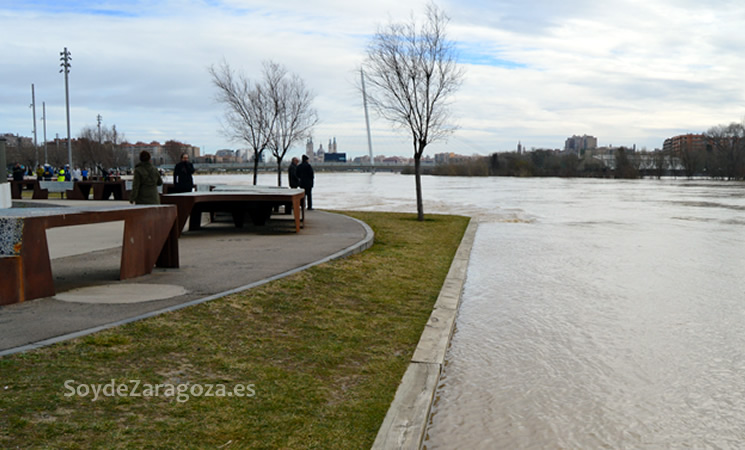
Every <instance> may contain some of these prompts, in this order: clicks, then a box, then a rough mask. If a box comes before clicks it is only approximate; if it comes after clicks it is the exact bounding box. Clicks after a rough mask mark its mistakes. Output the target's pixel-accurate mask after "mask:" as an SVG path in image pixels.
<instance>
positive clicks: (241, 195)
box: [160, 188, 305, 233]
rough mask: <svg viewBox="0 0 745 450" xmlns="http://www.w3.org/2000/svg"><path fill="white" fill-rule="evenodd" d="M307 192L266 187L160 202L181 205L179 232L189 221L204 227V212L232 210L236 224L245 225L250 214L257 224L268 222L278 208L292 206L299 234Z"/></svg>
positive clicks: (179, 196)
mask: <svg viewBox="0 0 745 450" xmlns="http://www.w3.org/2000/svg"><path fill="white" fill-rule="evenodd" d="M304 197H305V191H304V190H302V189H283V188H265V189H260V188H259V189H250V190H241V191H218V190H216V191H212V192H183V193H179V194H166V195H161V196H160V201H161V203H163V204H167V205H176V206H177V207H178V221H179V231H180V230H183V229H184V225H186V221H187V220H189V230H190V231H191V230H197V229H199V228H200V227H201V221H202V213H203V212H210V213H213V212H228V213H231V214H232V215H233V223H234V224H235V226H236V227H242V226H243V220H244V218H245V215H246V214H248V215H249V217H250V218H251V221H252V222H253V223H254V224H255V225H264V224H265V223H266V221H267V220H268V219H269V218H270V217H271V215H272V211H273V210H274V209H275V207H278V206H282V205H291V206H292V214H293V217H294V219H295V232H296V233H299V232H300V228H301V222H304V221H305V204H304V203H303V199H304Z"/></svg>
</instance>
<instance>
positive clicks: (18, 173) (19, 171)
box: [13, 163, 26, 181]
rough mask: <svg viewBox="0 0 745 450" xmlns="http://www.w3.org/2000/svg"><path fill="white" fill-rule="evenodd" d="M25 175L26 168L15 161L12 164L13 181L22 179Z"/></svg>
mask: <svg viewBox="0 0 745 450" xmlns="http://www.w3.org/2000/svg"><path fill="white" fill-rule="evenodd" d="M25 175H26V170H24V168H23V166H21V164H20V163H16V165H15V166H13V181H23V177H24V176H25Z"/></svg>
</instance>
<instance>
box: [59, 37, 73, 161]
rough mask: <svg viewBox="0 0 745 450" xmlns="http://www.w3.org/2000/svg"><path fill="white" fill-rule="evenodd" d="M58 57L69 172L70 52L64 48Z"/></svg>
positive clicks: (70, 143)
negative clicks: (62, 87) (65, 122)
mask: <svg viewBox="0 0 745 450" xmlns="http://www.w3.org/2000/svg"><path fill="white" fill-rule="evenodd" d="M60 55H61V56H62V57H61V58H60V61H62V63H61V64H60V66H62V68H61V69H60V73H62V72H65V103H66V105H67V161H68V164H69V165H70V168H69V170H72V142H71V141H70V85H69V83H68V81H67V78H68V75H69V73H70V60H72V56H70V52H69V51H67V47H65V50H64V51H63V52H60Z"/></svg>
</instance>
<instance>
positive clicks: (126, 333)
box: [0, 212, 468, 448]
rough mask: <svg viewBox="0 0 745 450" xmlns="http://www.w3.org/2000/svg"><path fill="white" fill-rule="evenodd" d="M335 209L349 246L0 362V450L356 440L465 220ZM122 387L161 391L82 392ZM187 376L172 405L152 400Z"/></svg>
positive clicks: (389, 390) (371, 423)
mask: <svg viewBox="0 0 745 450" xmlns="http://www.w3.org/2000/svg"><path fill="white" fill-rule="evenodd" d="M348 214H349V215H351V216H354V217H357V218H359V219H361V220H363V221H365V222H366V223H368V224H369V225H370V226H371V227H372V228H373V230H374V231H375V244H374V245H373V246H372V247H371V248H370V249H369V250H366V251H365V252H363V253H361V254H358V255H354V256H351V257H348V258H345V259H342V260H336V261H332V262H329V263H327V264H323V265H320V266H317V267H314V268H311V269H308V270H306V271H304V272H301V273H298V274H296V275H293V276H290V277H287V278H284V279H282V280H278V281H274V282H272V283H269V284H267V285H264V286H262V287H259V288H255V289H251V290H249V291H245V292H242V293H239V294H235V295H231V296H228V297H225V298H222V299H218V300H214V301H211V302H208V303H204V304H201V305H197V306H194V307H190V308H186V309H183V310H180V311H176V312H173V313H168V314H163V315H160V316H157V317H153V318H150V319H146V320H142V321H139V322H136V323H131V324H128V325H124V326H121V327H117V328H114V329H111V330H107V331H103V332H99V333H96V334H93V335H90V336H87V337H82V338H78V339H75V340H72V341H67V342H64V343H60V344H57V345H54V346H51V347H45V348H42V349H38V350H35V351H30V352H26V353H22V354H16V355H11V356H6V357H3V358H0V373H2V380H1V381H0V447H3V448H15V447H22V448H30V447H44V448H46V447H51V448H81V447H84V448H93V447H98V448H100V447H106V448H125V447H126V448H192V447H211V448H370V446H371V444H372V442H373V441H374V439H375V435H376V434H377V430H378V428H379V426H380V424H381V423H382V420H383V418H384V416H385V414H386V411H387V409H388V406H389V404H390V402H391V400H392V399H393V395H394V393H395V391H396V388H397V386H398V383H399V381H400V380H401V377H402V376H403V373H404V371H405V370H406V367H407V364H408V361H409V360H410V358H411V355H412V353H413V350H414V348H415V347H416V344H417V342H418V340H419V336H420V334H421V332H422V329H423V328H424V325H425V323H426V322H427V319H428V317H429V314H430V313H431V310H432V306H433V305H434V302H435V300H436V298H437V295H438V293H439V291H440V288H441V286H442V283H443V281H444V279H445V276H446V275H447V271H448V269H449V266H450V263H451V261H452V258H453V255H454V254H455V251H456V249H457V246H458V244H459V243H460V239H461V237H462V235H463V232H464V231H465V227H466V225H467V222H468V219H467V218H464V217H458V216H441V215H429V216H428V219H427V220H425V221H423V222H419V221H417V220H416V215H414V214H391V213H362V212H354V213H348ZM70 380H74V381H70ZM112 380H113V381H112ZM130 380H139V382H140V385H139V392H140V394H145V393H146V392H147V391H146V389H147V388H148V386H146V385H151V392H150V394H153V391H152V386H153V385H158V384H160V385H163V386H161V388H160V395H159V396H153V395H151V396H144V395H143V396H140V397H132V396H103V395H102V394H103V393H105V392H106V391H105V390H103V391H102V394H101V396H100V398H98V399H97V400H95V401H93V400H92V398H93V393H92V388H89V387H86V388H83V387H82V386H83V385H87V386H91V385H93V388H95V385H97V384H98V385H99V388H100V389H107V388H106V385H109V384H111V385H112V386H127V387H128V389H129V390H130V391H131V390H132V388H133V386H134V382H132V381H130ZM187 384H188V386H189V390H188V391H186V394H187V395H186V398H187V399H186V400H185V401H181V400H184V397H183V396H182V397H181V399H179V398H178V396H173V395H172V396H168V397H166V396H164V393H165V391H166V390H167V387H165V386H167V385H172V386H179V385H187ZM210 385H212V389H213V390H212V392H213V394H214V393H217V392H219V388H218V386H219V385H223V386H225V387H226V389H227V392H231V393H232V392H234V391H233V389H234V388H235V387H237V386H243V387H242V388H240V393H241V394H242V395H241V396H240V397H239V396H236V395H234V396H232V397H215V396H212V397H207V396H206V395H205V392H206V390H207V389H209V386H210ZM195 386H199V387H200V388H201V389H203V390H204V391H203V392H202V395H199V396H198V395H194V392H195V390H194V387H195ZM88 389H90V391H87V390H88ZM111 389H112V390H113V388H111ZM122 389H123V388H122ZM86 392H87V393H88V395H87V396H85V397H83V396H79V395H78V394H82V393H86ZM197 392H199V389H197ZM71 393H74V395H70V394H71Z"/></svg>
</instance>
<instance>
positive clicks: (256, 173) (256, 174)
mask: <svg viewBox="0 0 745 450" xmlns="http://www.w3.org/2000/svg"><path fill="white" fill-rule="evenodd" d="M259 156H261V153H256V152H254V186H256V184H257V182H258V181H259Z"/></svg>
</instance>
